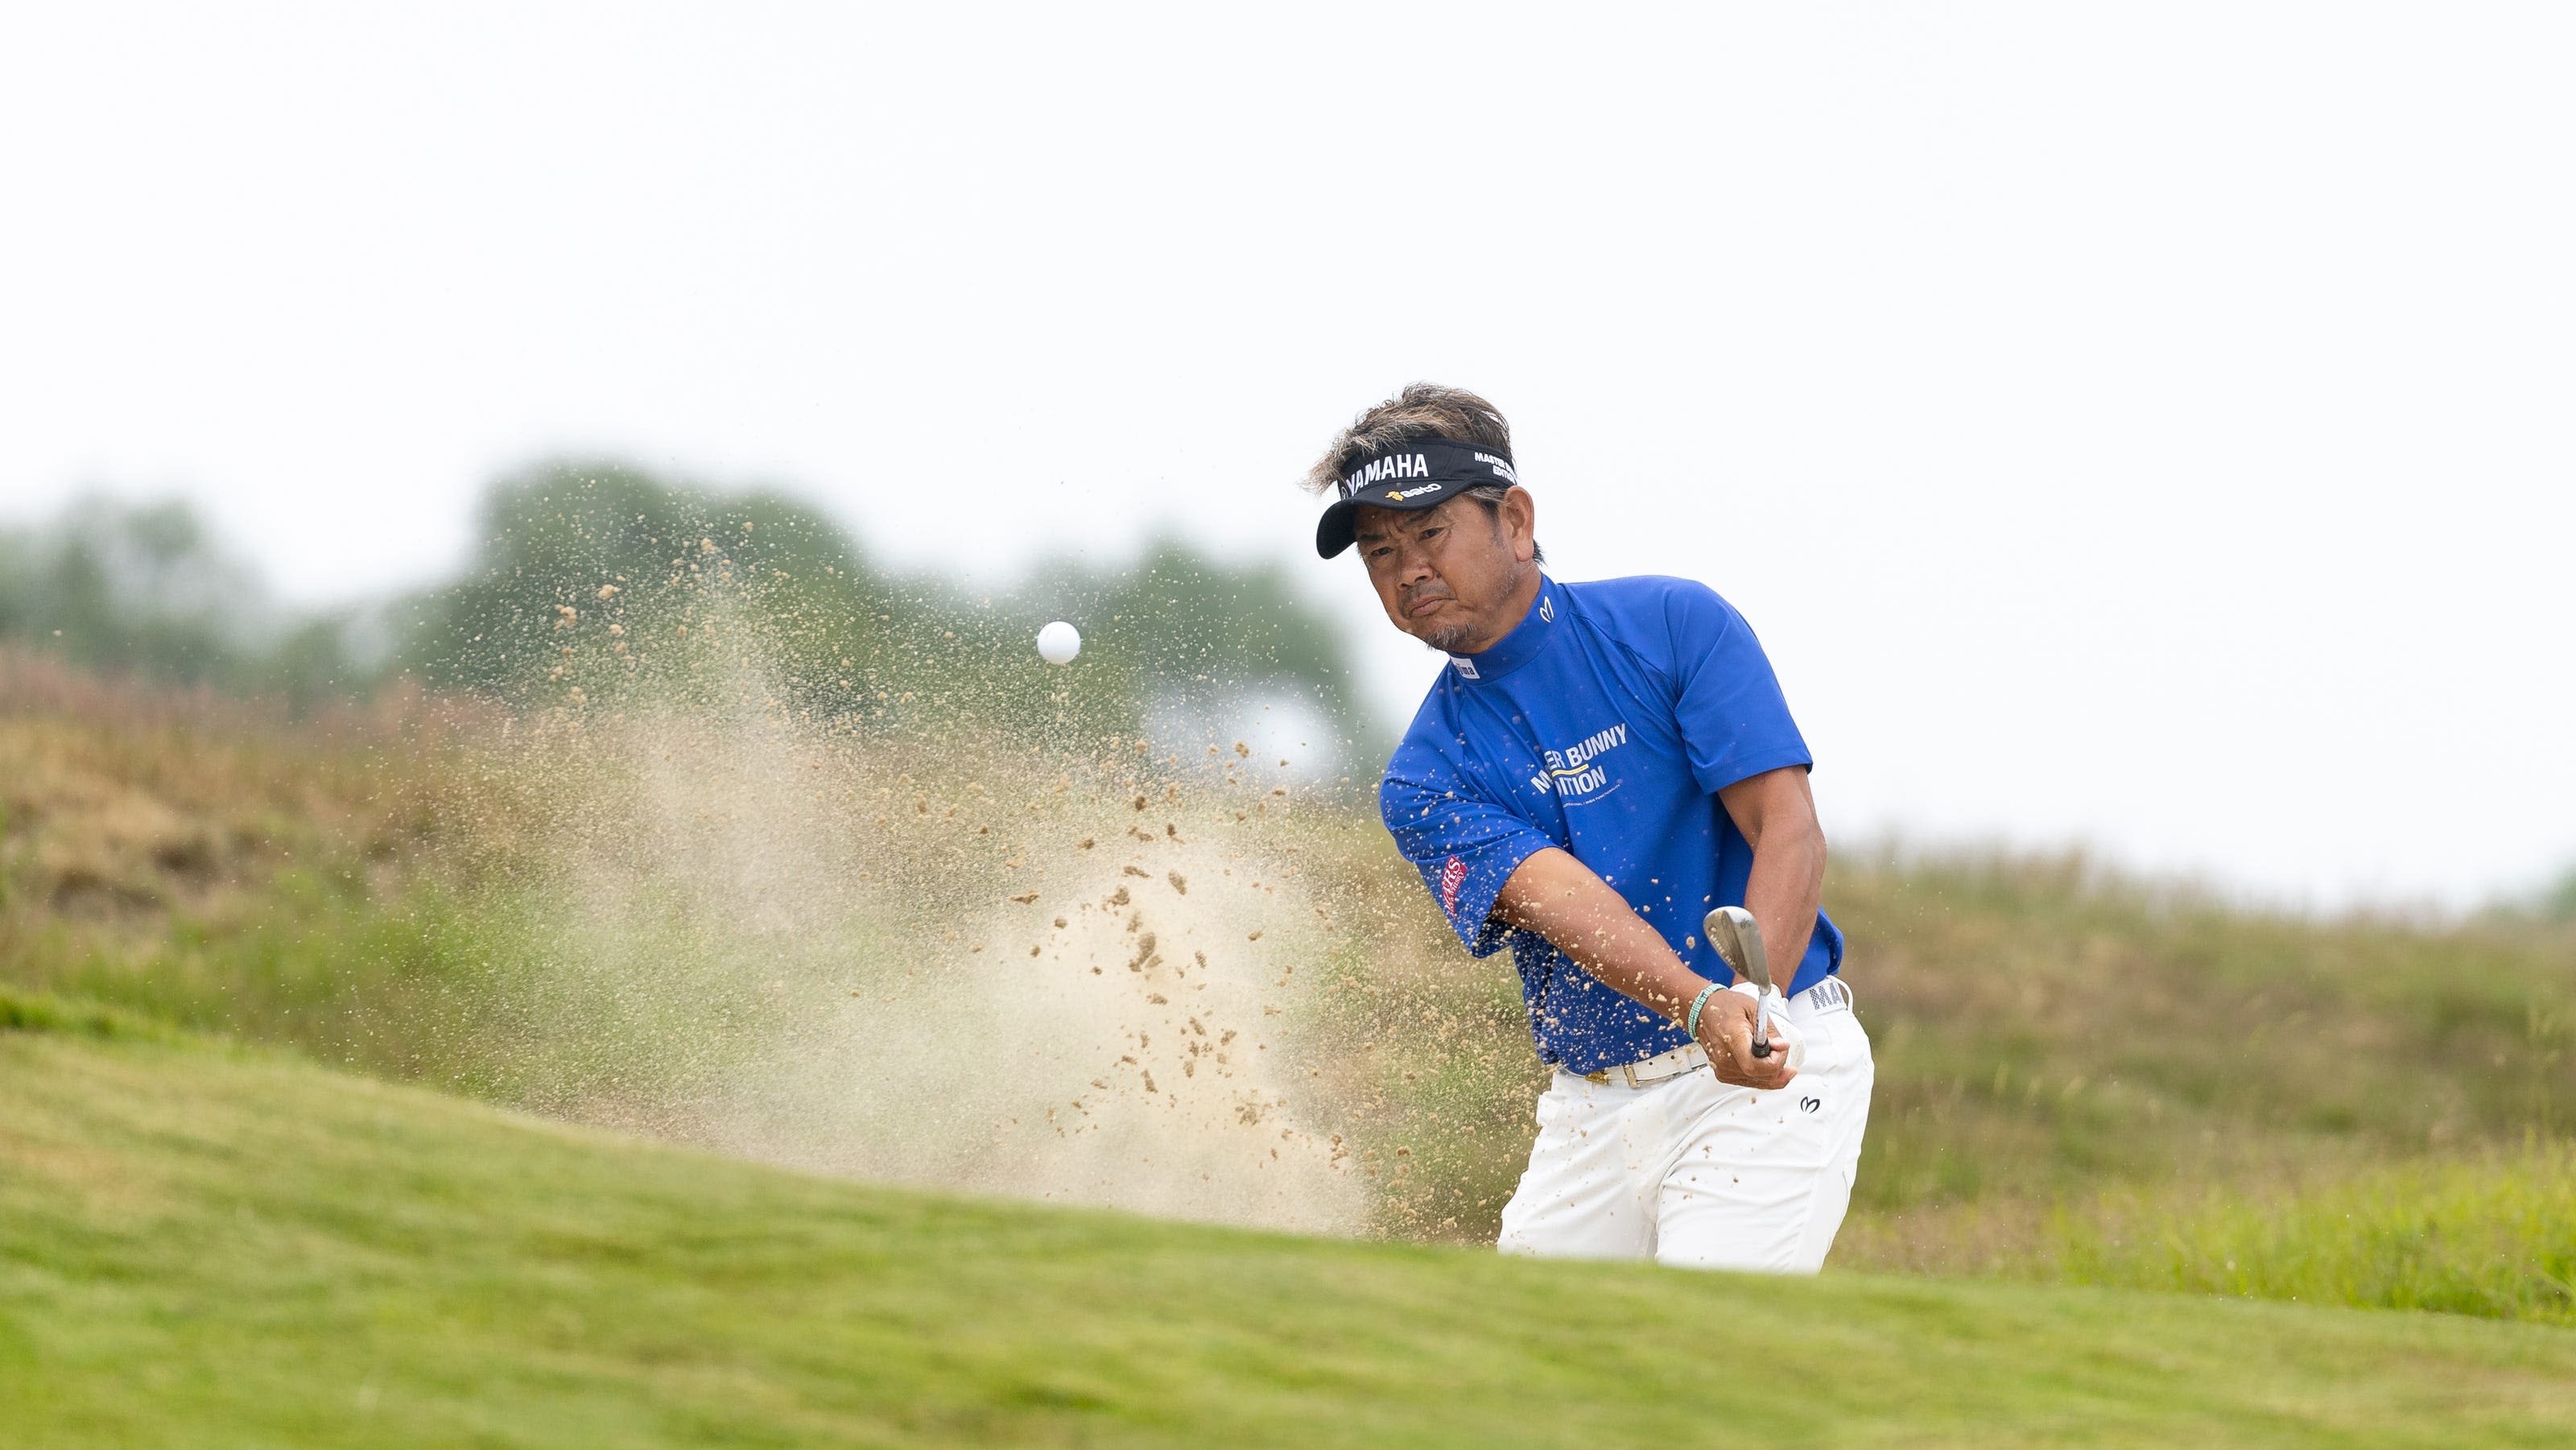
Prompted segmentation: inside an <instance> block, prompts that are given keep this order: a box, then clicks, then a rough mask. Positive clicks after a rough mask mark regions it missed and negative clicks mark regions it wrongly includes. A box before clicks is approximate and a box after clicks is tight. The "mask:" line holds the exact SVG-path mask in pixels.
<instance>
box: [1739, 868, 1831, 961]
mask: <svg viewBox="0 0 2576 1450" xmlns="http://www.w3.org/2000/svg"><path fill="white" fill-rule="evenodd" d="M1778 834H1783V835H1786V834H1789V833H1786V832H1782V833H1778ZM1824 899H1825V838H1824V837H1823V835H1822V834H1820V833H1816V832H1807V833H1805V835H1804V839H1798V840H1772V841H1767V842H1765V843H1763V844H1762V845H1759V846H1756V847H1755V848H1754V850H1753V874H1752V876H1751V877H1750V878H1749V879H1748V880H1746V882H1745V883H1744V909H1745V910H1747V911H1749V912H1752V913H1753V919H1754V920H1755V921H1758V922H1760V923H1762V943H1763V945H1764V947H1766V948H1767V949H1768V951H1769V954H1770V958H1771V980H1772V982H1773V983H1774V984H1775V985H1776V986H1778V987H1779V989H1780V990H1781V991H1783V992H1786V991H1788V990H1789V983H1790V981H1791V979H1793V978H1795V977H1796V976H1797V975H1798V963H1800V962H1802V961H1804V960H1806V956H1807V940H1808V938H1810V937H1812V936H1814V935H1815V934H1816V912H1817V910H1818V909H1819V908H1820V907H1821V906H1822V905H1823V904H1824Z"/></svg>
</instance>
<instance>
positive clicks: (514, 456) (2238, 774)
mask: <svg viewBox="0 0 2576 1450" xmlns="http://www.w3.org/2000/svg"><path fill="white" fill-rule="evenodd" d="M0 13H4V14H5V17H6V18H5V19H0V218H5V225H0V517H6V518H9V519H15V520H23V519H27V518H33V517H37V516H40V515H42V514H43V513H45V512H47V511H49V510H50V509H52V508H54V507H56V506H58V505H59V504H60V503H61V502H62V501H63V500H64V499H65V498H67V497H69V496H71V495H72V494H73V493H75V492H77V491H79V490H82V489H85V488H90V487H100V486H104V487H108V488H111V489H114V490H116V491H119V492H123V493H127V494H133V495H153V494H160V493H168V492H177V493H183V494H186V495H188V496H191V497H193V498H196V499H198V500H200V501H202V503H203V505H204V507H205V508H206V510H207V511H208V512H209V513H210V514H211V515H212V516H213V517H214V518H215V519H216V520H217V522H218V523H219V525H220V526H221V527H222V528H223V529H224V530H225V531H226V532H227V533H228V534H229V535H230V536H231V537H232V538H233V539H234V540H235V541H236V542H237V543H239V544H240V545H241V546H242V547H244V548H245V549H247V550H248V551H249V552H250V553H251V554H252V555H253V556H254V557H255V558H256V559H257V560H258V561H259V562H260V563H261V564H262V565H263V566H264V568H265V569H266V570H267V571H268V572H269V573H270V575H271V576H272V577H273V578H274V579H275V580H276V581H277V583H278V584H279V586H280V587H281V588H283V589H285V590H286V591H288V592H289V593H290V594H291V595H293V596H294V597H296V598H298V599H302V600H310V601H326V600H340V599H346V598H351V597H355V596H361V595H366V594H369V593H376V592H382V591H385V590H388V589H391V588H394V587H398V586H401V585H405V584H410V583H415V582H418V581H420V580H423V579H426V578H429V577H432V576H434V575H436V574H438V573H440V572H441V571H443V570H446V569H449V568H452V567H453V566H454V565H455V564H456V563H457V562H458V561H459V560H460V559H461V558H462V557H463V554H464V551H465V549H466V546H467V536H468V531H469V522H470V510H471V507H472V504H473V501H474V499H475V497H476V495H477V493H478V491H479V490H480V489H481V487H482V486H483V485H484V484H485V483H486V482H487V481H488V480H489V478H490V477H491V476H492V475H493V474H494V473H496V472H497V471H500V470H502V469H505V468H507V467H510V466H511V465H513V464H517V463H520V462H523V461H525V460H528V459H530V458H532V457H535V456H539V455H544V454H551V453H559V452H564V451H585V452H589V451H595V452H601V453H610V454H617V455H622V456H626V457H629V458H632V459H635V460H637V461H640V462H643V463H646V464H649V465H655V466H661V467H667V468H673V469H680V470H686V471H688V472H691V473H693V474H696V475H698V476H701V477H704V478H707V479H710V480H713V481H717V482H721V483H733V484H747V483H752V482H775V483H781V484H785V485H788V486H791V487H792V488H794V489H796V490H797V491H800V492H802V493H804V494H806V495H808V496H810V497H812V498H814V499H816V500H818V501H820V502H821V503H823V504H824V505H825V506H826V507H827V508H829V509H830V510H831V511H832V512H834V513H835V514H837V515H838V516H840V517H842V518H843V519H845V520H847V521H848V522H849V523H850V524H851V525H852V526H854V527H855V528H857V529H858V530H859V531H861V532H862V534H863V535H864V536H865V538H866V539H867V540H868V541H869V542H870V543H871V545H873V546H874V547H875V548H876V549H877V550H879V551H880V553H881V554H883V555H885V556H887V557H889V558H891V559H893V560H896V561H900V562H903V563H906V564H911V565H917V566H936V567H940V568H948V569H956V570H966V571H972V572H973V573H975V574H977V575H979V576H981V577H984V578H987V579H995V580H998V579H1003V578H1007V577H1008V576H1009V575H1010V574H1011V573H1012V572H1013V571H1014V570H1015V569H1016V568H1017V567H1019V566H1021V565H1022V564H1024V563H1025V562H1026V561H1027V560H1028V559H1029V558H1031V557H1032V555H1033V554H1035V553H1036V552H1038V551H1041V550H1045V549H1048V548H1055V547H1075V548H1081V549H1084V550H1086V551H1088V552H1090V553H1091V554H1093V555H1094V556H1095V557H1101V558H1117V557H1120V556H1122V555H1123V554H1125V553H1126V552H1128V551H1130V550H1132V549H1133V548H1134V547H1135V545H1136V543H1137V542H1138V540H1139V539H1140V538H1141V537H1142V535H1143V534H1144V533H1145V532H1146V531H1148V530H1151V529H1154V528H1157V527H1166V526H1168V527H1173V528H1178V529H1181V530H1185V531H1187V532H1189V533H1191V534H1193V535H1196V536H1198V537H1200V538H1202V539H1205V540H1208V541H1210V542H1212V543H1214V544H1216V545H1218V546H1219V547H1221V548H1223V549H1225V550H1226V551H1228V552H1231V553H1236V554H1254V553H1261V554H1275V555H1276V556H1278V557H1281V558H1285V559H1288V560H1291V561H1293V562H1295V564H1296V567H1297V568H1299V569H1300V570H1302V571H1303V572H1304V573H1305V574H1306V575H1307V576H1308V577H1309V578H1310V579H1311V581H1312V585H1313V589H1314V592H1315V594H1316V596H1317V597H1318V598H1321V599H1327V600H1330V601H1332V602H1333V603H1334V606H1335V607H1336V608H1337V609H1338V610H1340V611H1341V613H1342V614H1343V616H1344V617H1346V618H1347V619H1348V620H1349V621H1350V624H1351V627H1352V629H1353V630H1354V632H1355V633H1357V634H1358V635H1359V636H1360V637H1361V638H1363V639H1364V640H1365V641H1367V642H1368V646H1369V647H1368V649H1367V650H1366V652H1365V653H1363V655H1362V656H1361V658H1362V659H1363V661H1364V662H1365V673H1366V674H1367V676H1368V680H1367V686H1368V694H1369V696H1370V697H1371V698H1372V699H1375V700H1376V701H1378V702H1379V703H1380V706H1381V708H1382V709H1383V710H1384V711H1385V712H1387V713H1388V714H1389V715H1391V716H1392V715H1400V714H1402V713H1405V712H1408V711H1409V709H1410V703H1411V701H1412V699H1414V698H1415V697H1417V696H1418V694H1419V691H1420V689H1421V687H1422V685H1423V683H1424V681H1425V680H1426V679H1427V678H1428V676H1429V674H1430V672H1431V670H1432V668H1433V666H1434V661H1433V660H1432V659H1431V658H1430V657H1428V656H1426V655H1425V654H1424V653H1423V652H1422V651H1420V650H1419V649H1418V648H1417V647H1415V646H1413V645H1411V644H1410V643H1409V642H1407V641H1404V640H1402V639H1400V638H1398V637H1396V636H1394V635H1393V634H1392V632H1391V631H1390V630H1389V629H1388V628H1387V626H1385V624H1384V623H1383V621H1382V619H1380V618H1379V617H1378V616H1376V615H1375V614H1374V613H1373V606H1371V605H1370V604H1369V602H1368V600H1367V599H1366V597H1365V595H1364V593H1363V589H1362V584H1361V580H1360V577H1359V573H1358V566H1357V565H1356V563H1355V562H1354V561H1353V560H1352V559H1351V558H1350V557H1348V556H1345V557H1344V558H1343V559H1341V560H1338V561H1335V562H1334V563H1333V564H1331V565H1326V564H1322V563H1319V562H1317V561H1316V560H1315V559H1314V558H1313V557H1312V552H1311V547H1310V545H1309V543H1308V540H1309V538H1310V536H1311V530H1312V520H1313V514H1314V511H1315V506H1314V505H1313V504H1312V503H1311V502H1310V501H1308V500H1307V499H1305V498H1304V497H1303V496H1302V495H1301V494H1299V493H1297V492H1296V491H1295V490H1294V489H1293V488H1292V487H1291V486H1290V481H1291V480H1292V479H1294V478H1295V476H1296V475H1297V474H1298V473H1300V472H1301V471H1302V470H1303V468H1304V467H1305V465H1306V464H1307V463H1308V462H1309V461H1310V460H1311V459H1312V457H1313V456H1314V454H1315V453H1316V452H1317V451H1318V450H1319V449H1320V447H1321V445H1322V444H1323V442H1324V441H1325V439H1326V438H1327V437H1328V436H1329V435H1330V433H1331V432H1332V430H1333V429H1334V428H1335V427H1336V426H1337V425H1338V424H1339V423H1341V422H1342V421H1343V420H1345V419H1346V418H1347V417H1348V416H1349V415H1350V414H1351V413H1352V412H1353V411H1355V410H1356V409H1358V408H1359V407H1361V406H1363V405H1365V404H1367V403H1369V402H1372V401H1374V400H1376V399H1378V398H1380V397H1383V396H1385V395H1386V394H1387V393H1388V392H1390V391H1392V390H1393V389H1394V388H1396V387H1398V386H1400V385H1401V384H1403V383H1405V382H1407V381H1409V380H1412V379H1416V378H1430V379H1436V380H1439V381H1444V382H1451V383H1456V384H1460V385H1464V386H1468V387H1473V388H1476V389H1478V390H1480V391H1482V392H1484V393H1486V394H1487V395H1488V396H1489V397H1491V398H1493V399H1494V400H1495V401H1496V402H1497V403H1498V404H1499V405H1501V406H1502V408H1503V409H1504V410H1505V411H1506V412H1507V413H1508V414H1509V415H1510V416H1511V419H1512V422H1513V425H1514V428H1515V430H1516V434H1517V437H1518V439H1519V448H1518V452H1519V456H1520V462H1521V465H1522V467H1521V473H1522V477H1523V478H1524V479H1525V480H1526V481H1527V482H1528V483H1529V484H1530V485H1531V486H1532V488H1533V490H1534V492H1535V493H1536V495H1537V497H1538V500H1539V507H1540V522H1541V528H1540V535H1541V538H1542V539H1543V540H1544V541H1545V542H1546V544H1547V546H1548V549H1549V552H1550V554H1551V556H1552V558H1553V560H1554V562H1555V571H1556V573H1557V574H1558V575H1559V577H1563V578H1568V579H1585V578H1594V577H1600V576H1605V575H1616V574H1626V573H1638V572H1665V573H1676V574H1687V575H1691V576H1693V577H1696V578H1699V579H1703V580H1706V581H1707V582H1709V583H1711V584H1713V585H1714V586H1716V587H1717V589H1718V590H1719V591H1720V592H1722V593H1724V594H1726V595H1727V596H1728V597H1730V598H1731V599H1733V600H1734V601H1735V602H1736V603H1737V604H1738V606H1739V607H1741V608H1742V609H1743V610H1744V611H1745V612H1746V613H1747V614H1748V615H1749V616H1750V617H1751V619H1752V620H1753V622H1754V624H1755V626H1756V628H1757V629H1758V630H1759V631H1760V633H1761V634H1762V637H1763V639H1764V640H1765V642H1766V643H1767V644H1768V645H1769V647H1770V649H1771V651H1772V653H1773V656H1774V658H1775V660H1776V661H1777V663H1778V665H1779V667H1780V671H1781V674H1782V676H1783V677H1784V679H1785V681H1786V683H1787V685H1788V688H1789V692H1790V700H1791V704H1792V705H1793V707H1795V709H1796V710H1797V713H1798V715H1799V718H1800V720H1801V722H1802V724H1803V725H1804V727H1805V729H1806V731H1807V735H1808V738H1809V741H1810V743H1811V745H1812V746H1813V747H1814V749H1815V752H1816V755H1817V758H1818V762H1819V768H1818V772H1817V776H1816V785H1817V790H1818V794H1819V797H1820V799H1821V801H1822V803H1823V805H1824V808H1825V811H1826V814H1827V826H1828V828H1829V829H1830V830H1831V831H1833V832H1834V833H1835V834H1837V835H1838V836H1840V837H1843V838H1845V839H1858V838H1861V837H1865V836H1868V835H1871V834H1873V833H1876V832H1879V831H1883V830H1887V829H1891V828H1895V829H1901V830H1903V831H1904V832H1906V833H1908V834H1909V835H1911V836H1913V837H1915V838H1917V839H1924V840H1951V839H1960V838H1968V839H1996V840H2005V841H2010V842H2015V843H2022V844H2038V845H2045V844H2054V843H2063V842H2072V841H2084V842H2089V843H2092V844H2094V845H2096V846H2099V847H2101V848H2103V849H2104V850H2105V851H2106V852H2108V853H2109V854H2111V855H2112V856H2114V857H2115V858H2117V859H2119V860H2122V861H2125V862H2129V863H2133V864H2137V865H2140V866H2145V867H2149V868H2152V869H2156V870H2160V871H2179V872H2188V873H2197V874H2200V875H2203V876H2206V877H2208V878H2210V879H2212V880H2215V881H2219V882H2223V883H2226V884H2229V885H2231V886H2233V887H2235V888H2237V889H2240V890H2244V891H2248V892H2252V893H2255V894H2259V895H2262V896H2266V897H2270V898H2272V899H2276V900H2281V901H2285V902H2293V903H2296V902H2307V903H2313V904H2317V905H2335V904H2341V903H2346V902H2352V901H2356V900H2372V899H2393V900H2399V901H2405V902H2422V901H2440V902H2445V903H2450V904H2453V905H2459V904H2465V903H2468V902H2472V901H2475V900H2478V899H2480V898H2482V897H2483V896H2485V895H2487V894H2489V893H2493V892H2498V891H2509V890H2518V889H2526V888H2528V887H2530V886H2532V885H2534V884H2536V883H2537V882H2539V881H2541V880H2543V879H2545V878H2546V877H2548V876H2550V875H2552V874H2553V873H2554V872H2556V871H2557V870H2559V869H2561V868H2563V867H2565V866H2567V865H2569V864H2571V863H2576V750H2571V748H2570V744H2571V741H2576V663H2571V661H2576V641H2571V628H2576V567H2571V563H2570V554H2571V546H2572V545H2576V408H2571V403H2576V282H2571V277H2576V268H2571V266H2570V260H2569V259H2570V258H2576V187H2572V186H2571V181H2576V165H2571V162H2576V156H2571V151H2576V86H2571V85H2570V84H2569V77H2570V75H2571V74H2576V44H2571V41H2576V18H2571V17H2576V10H2570V9H2569V8H2567V7H2562V6H2537V5H2535V6H2529V7H2502V6H2475V5H2463V4H2442V5H2430V4H2427V5H2421V6H2413V7H2384V6H2368V5H2357V4H2334V5H2319V6H2287V5H2282V6H2260V5H2247V4H2241V3H2232V4H2221V5H2187V4H2170V3H2158V4H2151V5H2137V6H2127V7H2118V6H2103V5H2087V6H2067V5H2056V4H2048V5H2027V6H1981V5H1957V4H1950V5H1940V6H1898V5H1883V6H1882V5H1873V6H1831V5H1795V6H1766V7H1760V8H1758V9H1757V8H1752V7H1713V6H1704V5H1701V6H1689V7H1674V8H1671V9H1617V8H1611V7H1566V6H1554V7H1545V8H1536V7H1532V8H1527V9H1507V8H1503V7H1497V6H1492V5H1478V6H1470V7H1458V8H1454V9H1429V8H1424V9H1412V8H1406V7H1398V6H1389V5H1367V6H1359V7H1352V8H1348V9H1334V8H1329V7H1325V6H1318V5H1300V6H1293V7H1290V6H1281V7H1269V8H1264V9H1258V10H1256V9H1255V8H1253V7H1242V6H1237V7H1217V6H1193V7H1183V8H1174V9H1168V10H1118V11H1115V12H1108V13H1103V12H1097V11H1095V10H1094V9H1092V8H1090V7H1071V6H1050V7H1032V8H1029V9H1025V10H1022V9H969V8H964V7H953V6H908V7H903V8H902V9H901V10H900V11H894V10H891V9H888V10H875V9H867V8H861V7H851V6H754V5H746V4H740V3H732V4H725V5H706V6H700V7H689V8H680V7H647V6H639V5H634V4H618V5H601V6H564V5H544V4H531V3H525V0H519V3H511V4H507V5H494V6H478V5H460V4H455V3H442V4H438V5H432V6H416V7H408V6H396V5H387V4H371V5H365V6H341V5H331V6H318V5H317V6H312V7H261V6H248V5H228V6H223V7H205V6H170V7H166V8H160V7H135V6H115V5H101V4H84V5H77V6H45V7H36V6H19V7H12V8H11V9H9V10H8V11H6V12H0Z"/></svg>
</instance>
